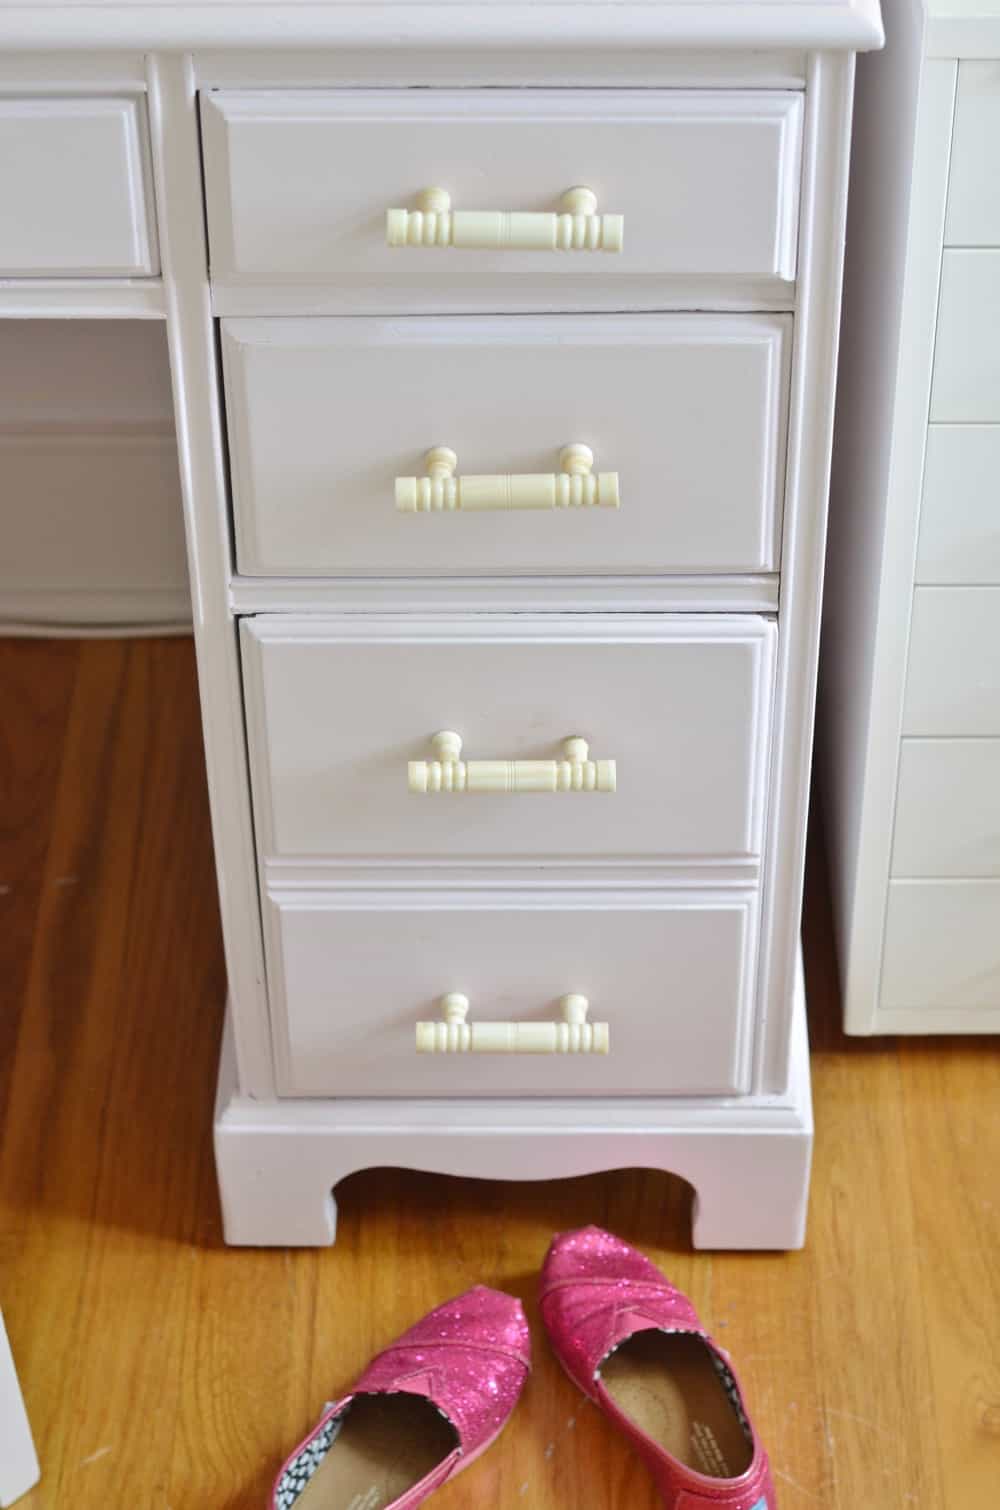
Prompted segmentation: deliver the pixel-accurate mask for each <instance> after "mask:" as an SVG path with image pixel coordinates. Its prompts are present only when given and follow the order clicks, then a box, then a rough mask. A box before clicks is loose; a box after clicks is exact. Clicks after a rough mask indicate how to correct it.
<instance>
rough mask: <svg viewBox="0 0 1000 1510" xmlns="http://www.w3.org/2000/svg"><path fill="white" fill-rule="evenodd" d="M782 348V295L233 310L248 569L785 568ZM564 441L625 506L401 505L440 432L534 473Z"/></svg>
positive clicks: (238, 480) (240, 530)
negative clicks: (711, 301)
mask: <svg viewBox="0 0 1000 1510" xmlns="http://www.w3.org/2000/svg"><path fill="white" fill-rule="evenodd" d="M790 350H791V318H790V317H787V316H780V315H778V316H756V315H721V316H720V315H684V314H679V315H677V314H675V315H631V316H619V315H597V316H590V317H586V316H549V317H542V318H539V317H530V316H528V317H520V318H517V317H515V318H511V317H507V318H501V319H473V318H468V317H463V318H445V319H442V318H436V319H420V318H413V319H402V320H376V319H322V320H227V321H225V322H224V323H223V356H224V362H225V378H226V395H227V398H226V402H227V412H228V419H229V440H230V452H231V456H232V473H233V494H234V509H235V526H236V542H237V557H238V563H239V568H240V571H241V572H243V573H245V574H247V575H250V576H267V575H275V574H276V575H287V576H292V575H294V576H303V575H328V576H337V575H347V574H364V573H372V574H375V573H378V574H392V573H397V574H400V575H420V574H428V575H432V574H438V575H441V574H448V573H470V574H475V573H489V574H491V575H493V574H502V573H504V572H512V573H513V572H528V573H531V572H537V573H545V574H554V573H579V574H599V573H612V574H626V573H648V574H651V575H652V574H660V573H664V574H665V573H688V574H690V573H699V572H701V573H716V572H770V571H775V570H776V569H777V567H778V561H779V536H780V525H781V497H782V486H783V473H784V457H785V430H786V417H787V408H788V366H789V358H790ZM573 441H579V442H584V443H585V444H586V445H588V446H589V447H590V448H591V450H592V452H593V455H594V471H595V472H598V473H600V472H610V471H614V472H617V474H618V478H619V490H620V502H621V506H620V508H609V507H602V506H600V505H597V506H591V507H555V508H553V507H548V508H530V509H524V508H518V509H515V510H511V509H509V508H507V509H505V508H503V507H497V508H494V509H490V510H487V511H485V512H483V511H479V510H475V511H469V510H468V509H463V510H451V509H445V510H442V511H432V512H428V513H424V512H421V513H406V512H400V511H399V510H398V509H397V507H396V503H395V498H394V483H395V479H396V478H397V477H413V476H421V475H426V464H425V454H426V453H427V452H428V451H429V450H430V449H431V448H432V447H434V446H442V445H447V446H448V447H450V448H451V449H452V450H453V451H454V452H455V453H456V455H457V457H458V466H457V476H459V477H462V476H463V475H468V474H511V473H513V474H535V475H537V476H544V474H549V475H551V474H553V473H554V472H557V471H558V470H559V466H560V463H559V452H560V448H561V447H562V446H563V445H564V444H566V443H567V442H573ZM496 502H497V503H498V504H501V503H502V502H503V499H502V498H498V499H497V500H496Z"/></svg>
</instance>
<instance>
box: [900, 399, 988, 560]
mask: <svg viewBox="0 0 1000 1510" xmlns="http://www.w3.org/2000/svg"><path fill="white" fill-rule="evenodd" d="M916 580H917V581H918V582H926V583H942V584H943V583H950V582H954V583H962V582H964V583H969V584H975V583H979V582H981V583H996V584H997V585H1000V425H931V427H930V430H929V431H928V434H927V459H926V463H925V466H924V491H923V500H922V502H921V506H920V544H919V548H918V551H917V575H916Z"/></svg>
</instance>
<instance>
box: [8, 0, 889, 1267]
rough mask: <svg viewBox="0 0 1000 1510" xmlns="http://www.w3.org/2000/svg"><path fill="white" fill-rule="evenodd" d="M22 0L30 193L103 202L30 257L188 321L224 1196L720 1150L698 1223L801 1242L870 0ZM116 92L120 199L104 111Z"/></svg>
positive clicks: (14, 36)
mask: <svg viewBox="0 0 1000 1510" xmlns="http://www.w3.org/2000/svg"><path fill="white" fill-rule="evenodd" d="M4 27H6V38H5V40H6V41H7V42H8V43H13V44H16V45H19V46H22V47H32V48H34V49H35V51H34V52H33V53H30V54H25V55H24V56H23V57H21V58H18V57H17V55H16V54H12V53H11V52H10V51H8V53H7V55H6V56H5V58H4V60H3V63H2V69H3V74H2V77H3V79H4V81H5V89H6V90H7V91H8V93H9V95H10V98H11V99H12V100H16V101H18V102H19V103H18V107H17V108H15V109H14V110H13V111H12V113H11V114H12V119H13V120H14V122H15V125H14V126H13V127H12V128H11V129H12V130H15V131H17V132H20V133H22V134H23V133H27V137H26V139H27V141H28V144H29V150H33V151H35V152H36V155H37V161H36V162H34V163H33V164H32V163H31V162H30V161H28V159H25V162H24V165H23V167H19V168H17V169H16V170H15V171H14V174H13V189H14V191H15V192H16V193H19V194H21V196H22V198H23V200H24V203H25V210H24V215H25V216H26V217H27V219H28V220H29V221H30V217H31V215H32V214H33V213H35V211H34V210H33V208H32V206H33V204H34V202H35V201H36V200H38V199H39V198H40V197H41V198H42V199H43V200H44V201H45V203H48V196H49V195H50V194H51V193H53V192H56V191H57V190H59V184H60V183H61V182H62V180H64V179H68V184H67V185H66V187H65V193H64V197H63V198H62V199H61V200H60V204H61V206H62V211H63V213H64V218H66V219H70V218H72V217H73V216H76V215H77V214H79V216H80V218H81V234H80V235H79V237H78V244H76V245H75V246H73V247H72V249H70V247H69V244H68V239H67V231H66V228H65V226H63V227H62V228H60V227H59V226H58V224H56V225H55V230H54V231H53V230H52V226H50V225H49V224H48V222H44V223H40V225H39V228H38V231H37V234H36V233H34V232H33V231H32V230H31V229H30V227H29V229H28V230H27V231H26V232H24V234H22V235H20V236H16V237H14V238H12V240H11V243H10V245H9V246H7V245H5V243H4V241H3V235H2V233H0V263H4V264H6V267H5V269H4V271H5V273H6V274H9V275H10V277H11V279H12V280H13V281H11V282H9V283H6V284H5V285H4V289H3V292H2V294H0V297H2V298H4V299H6V301H7V303H6V304H5V305H4V306H3V307H4V308H5V310H6V309H12V308H18V307H20V312H22V313H23V312H24V310H25V306H26V305H31V306H32V308H33V309H34V310H35V311H37V309H38V308H39V307H40V306H44V307H45V309H47V310H48V311H49V312H52V311H53V310H54V309H56V308H58V309H59V310H60V311H61V312H67V313H84V312H85V311H87V310H88V309H90V310H91V311H93V308H94V306H95V305H98V304H100V305H101V307H102V308H103V309H104V310H105V312H107V313H111V314H113V313H119V314H126V313H133V314H134V313H144V314H148V315H150V316H151V317H161V316H162V317H164V318H165V319H166V321H167V327H168V334H169V339H170V346H171V357H172V366H173V380H174V392H175V407H176V419H177V431H178V439H179V445H180V454H181V466H182V474H183V478H182V480H183V485H184V494H185V508H186V516H187V528H188V542H189V554H190V563H191V572H192V582H193V597H194V611H195V624H196V638H197V648H198V662H199V674H200V680H201V689H202V699H203V708H204V725H205V745H206V756H207V762H208V772H209V785H210V791H211V801H212V814H213V824H214V832H215V843H216V853H217V859H218V868H219V882H220V894H221V901H222V917H223V927H224V932H225V942H226V954H227V962H228V968H229V981H230V1005H229V1012H228V1025H227V1031H226V1037H225V1046H224V1052H223V1062H222V1069H221V1075H220V1087H219V1102H218V1109H217V1120H216V1148H217V1157H218V1166H219V1175H220V1182H221V1187H222V1198H223V1207H224V1212H225V1220H226V1233H227V1237H228V1238H229V1240H230V1241H232V1242H236V1243H280V1244H285V1243H288V1244H298V1243H304V1244H308V1243H326V1242H329V1241H331V1240H332V1238H333V1235H334V1227H335V1205H334V1200H333V1197H332V1195H331V1191H332V1189H333V1187H334V1186H335V1185H336V1184H337V1182H338V1181H339V1180H340V1179H342V1178H343V1177H344V1176H345V1175H347V1174H348V1173H350V1172H352V1171H353V1170H356V1169H359V1168H363V1167H365V1166H370V1165H404V1166H412V1167H420V1168H426V1169H433V1170H439V1171H443V1172H448V1173H458V1174H466V1175H479V1176H491V1177H500V1178H520V1177H525V1178H551V1177H556V1176H562V1175H572V1174H578V1173H581V1172H584V1171H589V1170H594V1169H607V1168H616V1167H628V1166H636V1165H640V1166H651V1167H655V1168H662V1169H667V1170H672V1171H674V1172H675V1173H677V1174H679V1175H681V1176H683V1177H684V1178H685V1179H687V1180H688V1181H689V1182H690V1183H691V1184H692V1186H693V1187H694V1189H695V1192H696V1200H695V1208H694V1239H695V1242H696V1243H698V1244H699V1245H702V1246H745V1247H759V1246H768V1247H784V1246H787V1247H793V1246H797V1245H798V1244H800V1243H801V1242H802V1239H803V1232H804V1216H805V1207H806V1196H807V1190H808V1171H809V1156H810V1146H811V1136H812V1120H811V1108H810V1097H809V1072H808V1055H807V1045H806V1033H805V1011H804V995H803V985H802V979H801V967H800V965H799V959H798V933H799V911H800V898H801V877H802V862H803V849H804V840H805V814H806V806H807V795H808V781H809V764H810V754H811V744H812V716H813V704H814V688H815V671H816V656H817V646H818V636H819V603H820V589H821V582H822V565H823V555H824V545H825V527H826V503H827V488H828V471H829V458H830V445H831V430H832V419H833V388H834V376H835V367H836V352H837V334H838V327H839V304H840V279H841V260H842V249H843V237H844V218H845V204H846V187H847V166H848V149H849V138H850V127H851V105H852V84H853V73H854V53H855V51H856V50H858V49H859V48H867V47H874V46H877V45H879V43H880V41H881V27H880V20H879V14H878V10H877V6H876V4H875V0H861V3H846V0H824V3H813V0H783V3H763V4H757V3H754V0H746V3H742V4H724V3H715V0H702V3H701V4H699V5H697V6H691V5H683V4H673V3H663V4H621V5H595V4H589V3H586V0H575V3H563V4H536V5H530V6H529V5H524V4H509V3H500V0H493V3H491V4H464V3H462V4H455V5H428V4H423V3H410V4H399V3H398V4H378V3H370V4H355V5H342V4H336V3H329V4H312V5H292V4H290V5H285V6H279V5H267V4H265V5H255V6H250V5H247V6H244V5H241V4H239V3H236V0H234V3H231V4H228V3H224V0H217V3H207V0H206V3H191V4H185V5H177V6H158V5H148V6H147V5H145V4H141V3H136V4H133V5H128V4H119V5H111V6H108V5H105V6H103V7H99V6H96V5H87V4H81V5H76V6H55V5H52V6H49V5H48V4H45V3H43V4H41V5H39V6H36V7H34V8H32V9H31V10H30V11H29V10H26V9H25V8H24V7H18V6H15V7H5V8H0V32H2V31H3V28H4ZM275 44H277V45H275ZM111 45H114V46H115V47H116V48H118V49H119V51H117V52H116V53H106V52H101V51H100V50H99V48H100V47H101V46H104V47H107V46H111ZM130 46H131V47H134V49H135V52H133V53H128V54H126V53H124V52H122V51H121V49H123V48H128V47H130ZM43 47H57V48H58V49H59V50H58V51H56V52H52V53H45V52H43V51H41V50H40V49H42V48H43ZM84 49H91V50H84ZM93 49H98V50H93ZM140 51H141V53H142V54H144V56H142V57H140ZM81 100H84V101H86V102H89V104H90V106H91V108H90V109H85V108H82V106H81ZM67 102H68V103H67ZM0 120H2V117H0ZM39 121H41V122H42V123H44V126H45V130H46V132H50V133H54V134H55V136H56V138H58V139H59V140H60V142H61V144H62V145H61V146H60V148H59V151H58V152H57V153H56V154H55V159H54V161H55V167H54V169H52V172H53V173H54V175H55V176H54V177H53V178H52V179H51V183H50V185H47V180H46V172H47V171H49V170H48V167H47V163H48V156H47V155H49V154H51V151H52V149H51V145H50V143H49V140H48V137H46V138H45V139H43V138H42V137H41V136H38V135H37V122H39ZM81 123H82V124H81ZM84 129H86V131H87V133H88V135H89V139H90V140H92V142H93V144H94V145H93V148H92V150H90V151H88V152H87V153H86V154H85V156H86V162H87V165H88V167H87V171H88V173H92V174H95V175H96V174H99V173H101V172H104V173H105V179H103V180H102V182H101V184H99V185H97V186H95V189H94V194H95V196H96V195H97V192H98V189H100V190H101V194H102V196H103V197H95V198H94V201H93V216H92V215H91V211H90V208H89V204H90V190H89V189H88V188H87V185H86V182H85V181H84V180H81V179H78V178H77V177H76V175H75V174H72V173H70V172H69V169H68V166H67V160H66V158H65V156H64V155H63V154H65V152H66V151H68V150H69V144H70V143H71V142H72V141H73V140H74V136H73V133H75V132H76V131H77V130H80V131H81V132H82V131H83V130H84ZM2 131H3V127H2V125H0V137H2ZM19 140H20V138H19ZM2 150H3V149H2V146H0V152H2ZM18 150H19V151H20V150H21V149H20V148H19V149H18ZM102 153H103V159H102V156H101V154H102ZM104 159H106V169H102V167H101V162H102V160H104ZM60 175H61V177H60ZM109 175H112V176H113V177H114V182H112V181H111V177H109ZM0 178H2V173H0ZM59 192H62V191H61V190H60V191H59ZM81 199H82V204H78V201H80V200H81ZM38 213H39V214H41V211H39V212H38ZM98 213H100V215H101V217H102V221H101V226H100V227H96V226H94V225H92V224H91V223H90V222H91V219H92V218H93V217H96V216H97V215H98ZM56 219H58V217H56ZM53 224H55V222H53ZM22 229H23V228H22ZM36 245H37V257H35V254H34V248H35V246H36ZM33 258H34V261H33V260H32V259H33ZM157 259H158V260H157ZM43 275H44V277H45V278H46V279H48V280H49V281H48V283H47V284H46V285H45V286H44V287H43V285H42V283H41V281H40V280H41V278H42V276H43ZM28 280H30V285H29V282H28ZM88 280H91V281H88Z"/></svg>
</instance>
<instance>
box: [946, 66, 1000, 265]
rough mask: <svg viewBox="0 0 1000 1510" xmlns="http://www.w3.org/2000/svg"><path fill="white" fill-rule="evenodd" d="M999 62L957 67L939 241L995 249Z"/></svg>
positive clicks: (999, 194) (999, 237)
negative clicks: (944, 213) (945, 208)
mask: <svg viewBox="0 0 1000 1510" xmlns="http://www.w3.org/2000/svg"><path fill="white" fill-rule="evenodd" d="M998 142H1000V62H998V61H996V60H992V59H991V60H990V61H989V62H979V61H976V62H973V61H971V60H970V61H966V62H963V63H960V64H959V69H958V98H957V100H956V104H955V131H954V137H953V140H952V147H951V172H950V174H949V181H948V219H947V224H946V226H945V241H946V242H947V243H948V245H950V246H995V247H1000V174H998V173H997V143H998Z"/></svg>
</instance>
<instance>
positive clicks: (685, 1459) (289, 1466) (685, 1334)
mask: <svg viewBox="0 0 1000 1510" xmlns="http://www.w3.org/2000/svg"><path fill="white" fill-rule="evenodd" d="M541 1311H542V1319H543V1321H544V1323H545V1328H546V1331H547V1332H548V1334H549V1340H550V1341H551V1344H552V1347H553V1349H554V1350H555V1353H556V1356H557V1357H558V1359H559V1361H560V1363H561V1364H562V1365H563V1368H564V1369H565V1370H566V1372H567V1374H568V1375H569V1377H570V1378H571V1379H572V1381H573V1383H574V1384H576V1385H578V1387H579V1388H580V1389H581V1390H582V1391H583V1393H584V1394H585V1395H586V1396H587V1397H588V1398H589V1399H590V1400H592V1401H593V1402H594V1404H595V1405H597V1406H599V1407H600V1409H601V1410H603V1411H604V1413H605V1414H606V1415H607V1416H609V1417H610V1418H611V1420H612V1421H614V1422H615V1424H616V1425H617V1426H619V1427H620V1428H621V1430H622V1431H623V1432H624V1433H625V1434H626V1436H627V1437H628V1438H629V1440H630V1441H631V1442H632V1445H633V1446H634V1447H635V1449H636V1450H637V1452H638V1453H639V1455H640V1456H641V1457H642V1459H643V1460H644V1462H645V1463H646V1465H647V1467H648V1468H649V1470H650V1473H651V1474H652V1475H653V1478H654V1480H655V1482H656V1486H657V1488H658V1489H659V1491H660V1494H661V1495H662V1497H663V1502H664V1504H665V1505H668V1506H670V1507H672V1510H775V1505H776V1500H775V1498H774V1489H773V1487H772V1483H771V1475H770V1471H769V1469H768V1462H767V1455H766V1453H765V1452H764V1449H763V1447H762V1446H761V1444H760V1442H759V1441H758V1439H757V1436H756V1434H755V1433H754V1430H753V1427H752V1426H751V1425H750V1421H749V1419H748V1416H747V1412H746V1407H745V1406H744V1404H743V1398H742V1395H741V1393H740V1388H739V1385H738V1383H737V1381H736V1376H735V1374H734V1372H733V1369H732V1366H731V1364H730V1362H729V1358H728V1356H727V1355H726V1353H725V1352H723V1350H722V1349H721V1348H720V1347H718V1346H717V1345H716V1344H715V1343H714V1342H713V1341H712V1340H711V1338H710V1337H708V1336H707V1335H706V1333H705V1332H704V1330H703V1329H702V1327H701V1325H700V1323H699V1321H698V1317H697V1315H696V1313H695V1310H694V1307H693V1306H692V1305H691V1302H690V1301H689V1300H688V1299H687V1298H686V1296H684V1295H682V1294H681V1292H680V1291H679V1290H677V1289H675V1288H674V1286H673V1285H671V1284H670V1283H669V1281H668V1280H667V1279H666V1278H665V1276H664V1275H663V1274H661V1273H660V1270H659V1269H657V1268H656V1267H655V1265H654V1264H652V1263H650V1261H649V1259H647V1258H646V1257H644V1255H643V1254H641V1253H639V1252H638V1251H637V1250H636V1249H635V1248H632V1247H630V1246H629V1244H628V1243H625V1242H623V1241H622V1240H621V1239H620V1238H617V1237H613V1236H612V1235H611V1234H610V1233H608V1232H602V1231H601V1230H600V1228H598V1227H585V1228H583V1229H582V1230H581V1231H579V1232H567V1233H564V1234H563V1235H562V1236H560V1237H557V1238H556V1239H555V1241H554V1242H553V1244H552V1246H551V1247H550V1249H549V1252H548V1256H547V1258H546V1260H545V1265H544V1268H543V1270H542V1280H541ZM530 1350H531V1342H530V1338H529V1335H528V1324H527V1322H526V1320H525V1317H524V1312H523V1310H522V1309H521V1305H520V1302H519V1301H517V1300H515V1299H514V1298H513V1297H512V1296H510V1295H504V1294H501V1293H500V1292H499V1291H498V1290H489V1289H487V1288H486V1287H485V1286H478V1287H477V1288H476V1289H474V1290H469V1291H468V1293H467V1294H465V1295H460V1296H459V1297H458V1298H457V1299H456V1300H452V1301H449V1302H448V1303H447V1304H446V1305H443V1306H439V1307H438V1309H437V1310H436V1311H432V1312H431V1313H430V1315H429V1316H425V1317H424V1319H423V1320H422V1321H419V1322H418V1323H417V1325H416V1326H414V1327H411V1328H410V1330H409V1331H408V1332H406V1333H405V1334H404V1335H403V1336H402V1337H400V1339H399V1340H398V1342H395V1343H393V1345H392V1346H391V1347H389V1348H387V1349H386V1351H385V1352H384V1353H380V1354H379V1355H378V1357H377V1358H375V1359H374V1360H373V1362H372V1363H370V1364H369V1366H368V1368H367V1369H366V1370H365V1372H364V1373H363V1374H362V1376H361V1378H360V1379H359V1380H358V1382H357V1384H356V1385H355V1386H354V1389H353V1390H352V1391H351V1393H350V1394H348V1395H345V1396H344V1398H343V1399H342V1400H339V1401H338V1402H337V1403H336V1404H335V1405H330V1406H329V1407H328V1408H327V1410H326V1413H325V1415H324V1416H323V1419H322V1420H321V1421H320V1423H319V1425H318V1426H317V1427H316V1429H315V1431H314V1432H313V1433H312V1434H311V1435H310V1436H309V1437H307V1438H306V1440H305V1441H304V1442H303V1443H302V1444H301V1446H299V1447H297V1448H296V1449H295V1451H294V1452H293V1453H292V1455H291V1457H290V1458H289V1459H288V1461H287V1462H286V1463H285V1465H284V1467H283V1468H282V1470H281V1472H280V1473H279V1474H278V1478H277V1481H276V1483H275V1486H274V1493H273V1496H272V1500H271V1510H293V1507H294V1510H415V1507H416V1506H417V1505H420V1504H422V1503H423V1501H424V1500H425V1499H426V1498H427V1496H428V1495H430V1494H432V1493H433V1492H434V1490H435V1489H438V1488H440V1487H441V1485H442V1484H444V1483H446V1482H447V1481H448V1480H449V1479H452V1478H454V1476H455V1474H456V1473H459V1472H461V1470H462V1469H463V1468H467V1467H468V1466H469V1464H470V1463H473V1462H475V1460H476V1458H477V1457H479V1456H480V1455H481V1454H482V1453H484V1452H485V1451H486V1449H487V1448H488V1447H489V1446H491V1445H492V1443H493V1442H494V1441H495V1440H496V1438H497V1437H498V1436H499V1435H500V1432H501V1431H502V1430H503V1428H504V1426H505V1425H506V1424H507V1420H508V1418H509V1417H510V1415H511V1412H512V1411H513V1409H514V1406H515V1405H516V1404H517V1400H518V1396H519V1395H520V1393H521V1390H522V1388H523V1387H524V1383H525V1380H526V1379H527V1377H528V1371H529V1369H530V1366H531V1360H530Z"/></svg>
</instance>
